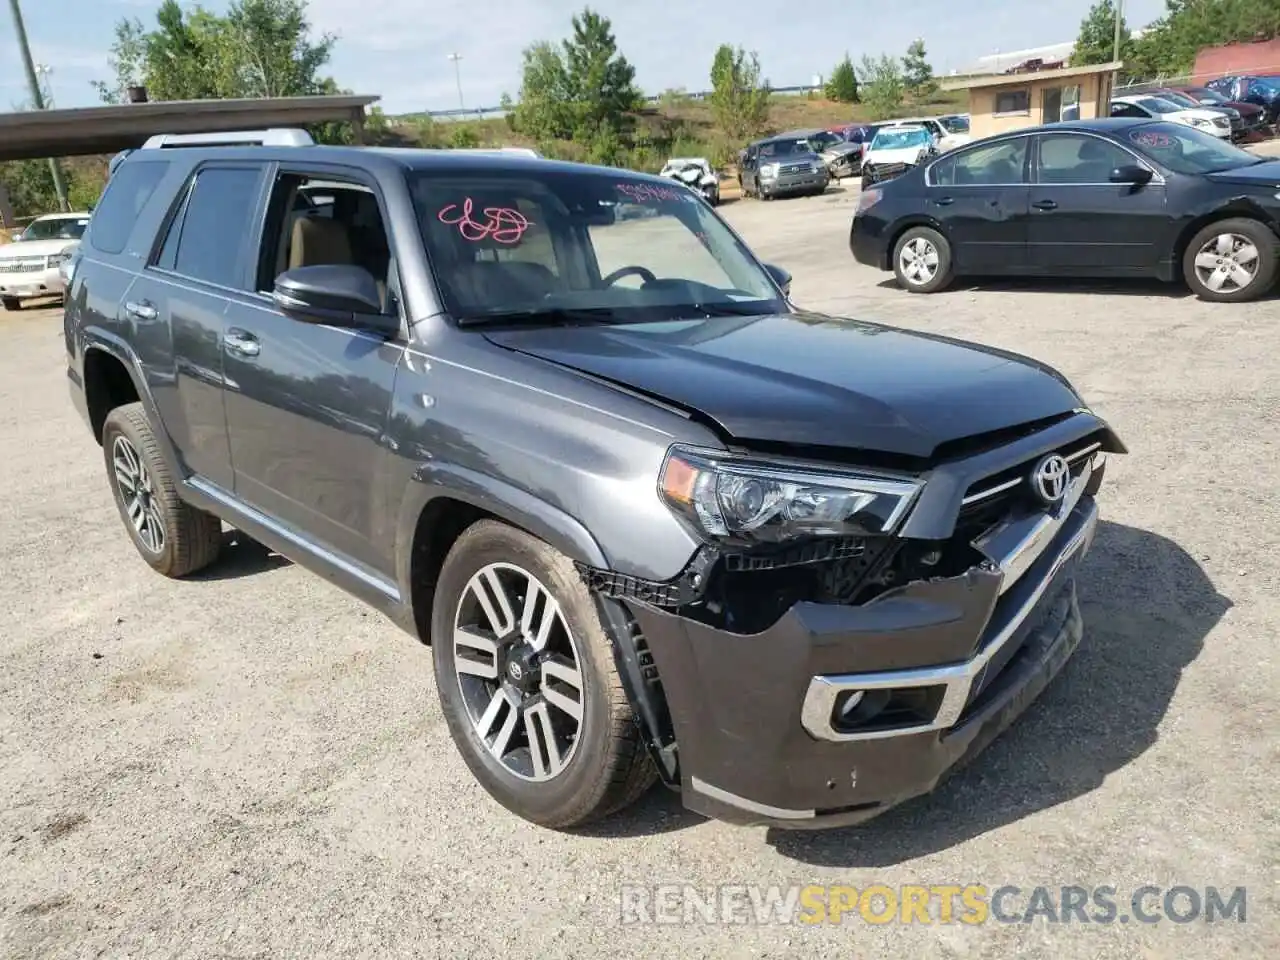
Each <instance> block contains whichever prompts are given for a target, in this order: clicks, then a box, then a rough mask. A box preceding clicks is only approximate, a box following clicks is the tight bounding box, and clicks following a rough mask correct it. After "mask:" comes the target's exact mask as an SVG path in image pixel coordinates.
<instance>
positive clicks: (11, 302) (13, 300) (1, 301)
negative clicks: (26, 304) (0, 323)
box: [0, 297, 22, 313]
mask: <svg viewBox="0 0 1280 960" xmlns="http://www.w3.org/2000/svg"><path fill="white" fill-rule="evenodd" d="M0 307H4V308H5V309H6V310H8V311H9V312H10V313H17V312H18V311H19V310H21V309H22V301H21V300H19V299H18V298H17V297H0Z"/></svg>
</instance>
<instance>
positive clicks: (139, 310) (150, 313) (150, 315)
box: [124, 300, 159, 320]
mask: <svg viewBox="0 0 1280 960" xmlns="http://www.w3.org/2000/svg"><path fill="white" fill-rule="evenodd" d="M124 312H125V313H127V314H128V315H129V316H131V317H133V318H134V319H135V320H154V319H155V318H156V317H157V316H159V313H158V312H157V311H156V308H155V306H154V305H153V304H151V303H149V302H148V301H146V300H141V301H137V302H135V301H133V300H130V301H129V302H128V303H126V304H125V305H124Z"/></svg>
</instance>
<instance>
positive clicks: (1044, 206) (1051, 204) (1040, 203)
mask: <svg viewBox="0 0 1280 960" xmlns="http://www.w3.org/2000/svg"><path fill="white" fill-rule="evenodd" d="M1032 206H1033V207H1035V208H1036V209H1037V210H1057V209H1058V203H1057V201H1056V200H1037V201H1036V202H1035V203H1033V204H1032Z"/></svg>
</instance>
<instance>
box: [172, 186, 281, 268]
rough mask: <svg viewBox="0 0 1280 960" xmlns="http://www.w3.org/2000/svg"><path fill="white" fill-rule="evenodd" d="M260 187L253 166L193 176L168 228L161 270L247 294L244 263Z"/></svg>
mask: <svg viewBox="0 0 1280 960" xmlns="http://www.w3.org/2000/svg"><path fill="white" fill-rule="evenodd" d="M261 182H262V170H260V169H259V168H256V167H208V168H206V169H204V170H201V171H200V172H199V173H197V174H196V181H195V183H194V184H193V185H192V187H191V191H190V194H189V196H188V197H187V201H186V209H185V211H183V212H182V213H181V214H180V215H179V216H178V217H176V218H174V221H173V223H172V224H171V225H170V227H169V235H168V236H167V237H166V238H165V242H164V247H163V248H162V250H163V252H162V254H161V260H160V263H161V265H162V266H164V267H167V268H169V269H172V270H173V271H174V273H178V274H181V275H182V276H184V277H191V278H192V279H193V280H203V281H205V282H206V283H216V284H218V285H219V286H223V287H232V288H234V289H237V290H247V289H249V288H250V287H251V286H252V284H250V283H248V282H247V276H248V272H247V270H246V265H247V261H246V259H245V258H246V254H247V252H248V247H249V241H250V238H251V235H252V234H253V225H254V223H253V221H254V217H255V215H256V213H257V208H258V194H259V191H260V187H261ZM175 231H177V236H176V237H175V236H174V233H175Z"/></svg>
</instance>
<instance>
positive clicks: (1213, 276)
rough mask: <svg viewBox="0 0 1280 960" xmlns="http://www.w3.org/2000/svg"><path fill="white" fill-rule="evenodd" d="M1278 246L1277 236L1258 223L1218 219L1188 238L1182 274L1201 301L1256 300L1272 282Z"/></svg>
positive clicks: (1242, 219)
mask: <svg viewBox="0 0 1280 960" xmlns="http://www.w3.org/2000/svg"><path fill="white" fill-rule="evenodd" d="M1278 247H1280V243H1278V242H1277V240H1276V235H1275V234H1274V233H1272V232H1271V229H1270V228H1269V227H1268V226H1266V225H1265V224H1263V223H1260V222H1259V221H1257V220H1248V219H1244V218H1235V219H1230V220H1219V221H1218V222H1217V223H1211V224H1209V225H1208V226H1207V227H1205V228H1204V229H1203V230H1201V231H1200V232H1199V233H1197V234H1196V235H1195V236H1194V237H1192V238H1191V242H1190V243H1189V244H1187V250H1186V252H1185V253H1184V254H1183V256H1182V273H1183V276H1184V277H1185V278H1186V281H1187V285H1188V286H1189V287H1190V288H1191V290H1192V292H1194V293H1195V294H1196V296H1198V297H1199V298H1200V299H1201V300H1211V301H1215V302H1218V303H1241V302H1244V301H1246V300H1256V299H1257V298H1258V297H1260V296H1262V295H1263V294H1264V293H1266V292H1267V290H1269V289H1270V288H1271V285H1272V284H1273V283H1274V282H1275V279H1276V255H1277V248H1278Z"/></svg>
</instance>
